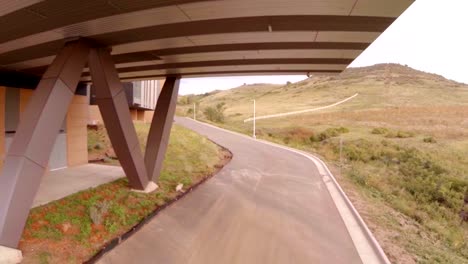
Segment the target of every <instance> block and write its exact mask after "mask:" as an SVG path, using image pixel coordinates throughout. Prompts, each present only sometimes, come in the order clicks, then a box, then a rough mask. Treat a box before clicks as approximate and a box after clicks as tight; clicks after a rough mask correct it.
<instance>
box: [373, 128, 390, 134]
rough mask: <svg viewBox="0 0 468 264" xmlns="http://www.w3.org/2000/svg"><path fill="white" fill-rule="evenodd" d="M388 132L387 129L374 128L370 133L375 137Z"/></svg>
mask: <svg viewBox="0 0 468 264" xmlns="http://www.w3.org/2000/svg"><path fill="white" fill-rule="evenodd" d="M388 132H389V130H388V128H385V127H376V128H374V129H372V131H371V133H372V134H375V135H383V134H387V133H388Z"/></svg>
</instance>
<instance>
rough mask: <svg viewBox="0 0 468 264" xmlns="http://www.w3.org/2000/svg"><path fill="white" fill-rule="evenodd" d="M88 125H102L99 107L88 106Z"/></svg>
mask: <svg viewBox="0 0 468 264" xmlns="http://www.w3.org/2000/svg"><path fill="white" fill-rule="evenodd" d="M88 120H89V121H88V123H89V124H95V125H102V124H104V122H103V120H102V115H101V111H99V106H97V105H90V106H89V119H88Z"/></svg>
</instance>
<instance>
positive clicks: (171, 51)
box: [0, 0, 413, 87]
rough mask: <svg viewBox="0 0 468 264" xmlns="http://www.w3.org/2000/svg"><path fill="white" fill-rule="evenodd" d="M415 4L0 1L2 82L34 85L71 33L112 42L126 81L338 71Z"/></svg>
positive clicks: (379, 0) (356, 0)
mask: <svg viewBox="0 0 468 264" xmlns="http://www.w3.org/2000/svg"><path fill="white" fill-rule="evenodd" d="M412 2H413V0H393V1H388V0H373V1H364V0H330V1H323V0H256V1H251V0H170V1H150V0H139V1H125V0H113V1H95V0H84V1H40V0H27V1H18V2H15V3H11V4H9V5H7V6H0V20H1V21H2V25H6V26H4V27H2V28H0V33H1V34H0V85H8V86H20V87H35V86H36V84H37V81H38V80H39V79H40V77H41V76H42V74H43V73H44V72H45V70H46V69H47V66H49V65H50V64H51V63H52V61H53V59H54V58H55V55H56V54H57V53H58V51H59V50H60V49H61V48H62V47H63V46H64V43H66V42H67V41H69V40H72V39H76V38H87V39H89V40H91V41H93V42H95V43H97V44H98V45H100V46H104V47H109V48H111V49H112V59H113V60H114V62H115V63H116V67H117V70H118V72H119V77H120V78H121V79H122V80H138V79H155V78H161V79H162V78H165V77H166V76H173V75H176V76H182V77H201V76H225V75H253V74H308V75H311V74H316V73H317V74H318V73H320V74H328V73H329V74H337V73H340V72H341V71H343V70H344V69H345V68H346V67H347V66H348V65H349V64H350V63H351V62H352V61H353V60H354V59H355V58H356V57H357V56H359V54H361V52H362V51H363V50H365V49H366V48H367V47H368V46H369V45H370V44H371V43H372V42H373V41H374V40H375V39H376V38H377V37H378V36H379V35H380V34H381V33H382V32H383V31H384V30H385V29H386V28H388V26H390V25H391V24H392V23H393V22H394V20H395V19H396V18H397V17H398V16H399V15H400V14H401V13H402V12H403V11H404V10H405V9H406V8H408V6H410V5H411V4H412ZM81 81H82V82H89V81H90V75H89V70H88V69H87V68H85V69H84V71H83V73H82V78H81Z"/></svg>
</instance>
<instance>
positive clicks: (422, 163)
mask: <svg viewBox="0 0 468 264" xmlns="http://www.w3.org/2000/svg"><path fill="white" fill-rule="evenodd" d="M355 93H359V95H358V96H357V97H354V98H353V99H351V100H350V101H347V102H346V103H343V104H341V105H339V106H336V107H332V108H328V109H326V110H321V111H317V112H309V113H305V114H298V115H291V116H287V117H276V118H271V119H262V120H257V122H256V135H257V138H261V139H264V140H269V141H273V142H276V143H279V144H283V145H287V146H289V147H293V148H298V149H301V150H304V151H308V152H311V153H313V154H315V155H320V156H321V157H322V158H323V159H324V160H325V161H326V162H327V164H328V165H329V166H330V167H331V170H332V171H333V173H334V174H335V176H336V177H337V178H338V181H339V182H340V184H341V185H342V187H343V189H344V190H345V192H346V193H347V194H348V195H349V196H350V198H351V200H352V201H353V204H354V205H355V206H356V208H357V209H358V211H359V212H360V213H361V215H362V216H363V218H364V220H365V221H366V222H367V224H368V225H369V227H370V229H371V230H372V231H373V232H374V234H375V235H376V238H377V240H378V241H379V242H380V244H381V245H382V247H383V249H384V251H385V252H386V253H387V255H388V256H389V258H390V260H391V261H392V262H393V263H405V264H406V263H468V213H467V212H468V202H464V200H465V199H466V198H465V197H468V85H466V84H461V83H457V82H454V81H451V80H447V79H445V78H443V77H442V76H438V75H435V74H429V73H425V72H421V71H417V70H414V69H411V68H409V67H406V66H402V65H396V64H380V65H374V66H371V67H363V68H350V69H347V70H346V71H344V72H343V73H342V74H340V75H335V76H313V77H311V78H308V79H306V80H303V81H301V82H298V83H291V84H290V83H288V84H285V85H271V84H253V85H244V86H241V87H238V88H234V89H231V90H226V91H214V92H211V93H207V94H204V95H197V96H194V95H190V96H184V97H181V98H180V100H179V105H178V114H180V115H186V114H190V116H191V114H192V113H191V111H192V104H193V103H194V102H196V103H197V104H198V107H197V119H199V120H202V121H206V122H211V123H214V124H215V125H218V126H222V127H224V128H227V129H231V130H235V131H238V132H241V133H245V134H248V135H251V134H252V123H251V122H247V123H244V122H243V120H244V119H246V118H249V117H251V116H252V110H253V109H252V108H253V104H252V100H253V99H255V100H256V104H257V111H256V113H257V116H261V115H270V114H277V113H283V112H291V111H298V110H304V109H310V108H315V107H320V106H325V105H329V104H333V103H336V102H338V101H341V100H343V99H345V98H348V97H350V96H352V95H354V94H355ZM208 110H209V111H208ZM213 113H214V114H213ZM213 117H216V119H214V118H213ZM311 202H312V201H311ZM461 216H464V217H461Z"/></svg>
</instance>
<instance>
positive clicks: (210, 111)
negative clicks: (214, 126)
mask: <svg viewBox="0 0 468 264" xmlns="http://www.w3.org/2000/svg"><path fill="white" fill-rule="evenodd" d="M224 105H225V103H219V104H217V105H216V107H212V106H209V107H207V108H205V110H204V111H203V114H204V115H205V117H206V118H207V119H208V120H210V121H212V122H217V123H223V122H224V110H225V107H224Z"/></svg>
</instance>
